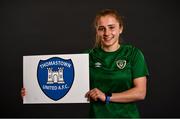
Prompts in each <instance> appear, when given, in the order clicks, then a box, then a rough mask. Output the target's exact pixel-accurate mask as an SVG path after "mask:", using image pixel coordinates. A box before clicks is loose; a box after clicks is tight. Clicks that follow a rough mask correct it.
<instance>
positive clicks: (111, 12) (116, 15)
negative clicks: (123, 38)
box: [93, 9, 123, 47]
mask: <svg viewBox="0 0 180 119" xmlns="http://www.w3.org/2000/svg"><path fill="white" fill-rule="evenodd" d="M107 15H110V16H113V17H114V18H115V19H116V20H117V21H118V22H119V27H120V28H121V27H123V20H122V17H121V16H120V15H119V13H118V12H117V11H116V10H114V9H103V10H101V11H100V12H98V13H97V14H96V16H95V19H94V22H93V25H94V28H95V29H96V27H97V22H98V20H99V19H100V18H101V17H103V16H107ZM100 45H101V44H100V40H99V39H98V37H97V35H96V41H95V47H98V46H100Z"/></svg>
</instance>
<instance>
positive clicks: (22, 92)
mask: <svg viewBox="0 0 180 119" xmlns="http://www.w3.org/2000/svg"><path fill="white" fill-rule="evenodd" d="M25 95H26V91H25V88H22V89H21V97H24V96H25Z"/></svg>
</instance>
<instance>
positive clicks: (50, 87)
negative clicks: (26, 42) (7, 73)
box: [23, 54, 89, 104]
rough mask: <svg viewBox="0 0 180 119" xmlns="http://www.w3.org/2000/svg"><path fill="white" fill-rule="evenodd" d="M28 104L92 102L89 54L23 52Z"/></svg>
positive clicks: (25, 98)
mask: <svg viewBox="0 0 180 119" xmlns="http://www.w3.org/2000/svg"><path fill="white" fill-rule="evenodd" d="M23 86H24V88H25V91H26V95H25V96H24V97H23V103H24V104H37V103H39V104H40V103H89V101H88V100H87V98H85V94H86V92H88V91H89V55H88V54H60V55H34V56H23Z"/></svg>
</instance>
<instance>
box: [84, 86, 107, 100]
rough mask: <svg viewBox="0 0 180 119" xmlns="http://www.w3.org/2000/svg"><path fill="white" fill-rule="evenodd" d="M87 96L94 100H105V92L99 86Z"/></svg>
mask: <svg viewBox="0 0 180 119" xmlns="http://www.w3.org/2000/svg"><path fill="white" fill-rule="evenodd" d="M86 97H88V98H89V99H90V98H91V99H93V100H94V101H97V100H98V99H100V100H101V101H104V100H105V94H104V93H103V92H102V91H100V90H99V89H97V88H94V89H92V90H90V91H89V92H87V93H86Z"/></svg>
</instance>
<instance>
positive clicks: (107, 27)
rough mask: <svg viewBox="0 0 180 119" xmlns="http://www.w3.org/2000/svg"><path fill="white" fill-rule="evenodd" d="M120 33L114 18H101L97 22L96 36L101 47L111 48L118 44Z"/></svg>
mask: <svg viewBox="0 0 180 119" xmlns="http://www.w3.org/2000/svg"><path fill="white" fill-rule="evenodd" d="M121 33H122V27H121V28H120V26H119V22H118V21H117V20H116V18H115V17H113V16H110V15H107V16H102V17H100V19H99V20H98V21H97V26H96V35H97V38H98V39H99V40H100V43H101V45H102V46H103V47H113V46H115V45H118V44H119V35H120V34H121Z"/></svg>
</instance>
